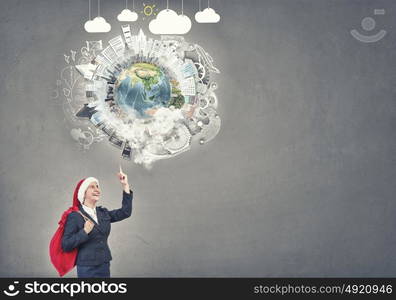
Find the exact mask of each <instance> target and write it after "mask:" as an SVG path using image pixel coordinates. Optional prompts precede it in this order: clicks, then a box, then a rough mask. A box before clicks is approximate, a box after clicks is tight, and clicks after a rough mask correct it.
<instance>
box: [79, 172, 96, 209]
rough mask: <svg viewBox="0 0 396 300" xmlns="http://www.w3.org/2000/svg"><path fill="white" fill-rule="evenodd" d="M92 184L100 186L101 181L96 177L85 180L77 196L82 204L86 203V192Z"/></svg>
mask: <svg viewBox="0 0 396 300" xmlns="http://www.w3.org/2000/svg"><path fill="white" fill-rule="evenodd" d="M92 182H97V183H98V185H99V180H97V179H96V178H95V177H87V178H85V180H84V181H83V183H81V185H80V188H79V189H78V194H77V198H78V201H80V202H81V204H83V202H84V196H85V191H86V190H87V188H88V187H89V185H90V184H91V183H92Z"/></svg>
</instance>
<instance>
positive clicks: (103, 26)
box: [84, 17, 111, 32]
mask: <svg viewBox="0 0 396 300" xmlns="http://www.w3.org/2000/svg"><path fill="white" fill-rule="evenodd" d="M84 29H85V31H86V32H109V31H110V30H111V25H110V24H109V23H107V21H106V19H105V18H102V17H96V18H95V19H93V20H88V21H87V22H85V24H84Z"/></svg>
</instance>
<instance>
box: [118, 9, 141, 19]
mask: <svg viewBox="0 0 396 300" xmlns="http://www.w3.org/2000/svg"><path fill="white" fill-rule="evenodd" d="M137 19H138V14H137V13H136V12H134V11H131V10H129V9H124V10H123V11H122V12H121V13H120V14H119V15H118V16H117V20H118V21H120V22H135V21H136V20H137Z"/></svg>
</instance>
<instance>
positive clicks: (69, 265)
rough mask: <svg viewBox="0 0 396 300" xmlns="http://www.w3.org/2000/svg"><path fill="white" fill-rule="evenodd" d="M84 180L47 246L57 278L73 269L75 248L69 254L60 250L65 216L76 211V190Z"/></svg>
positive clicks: (77, 202) (75, 254)
mask: <svg viewBox="0 0 396 300" xmlns="http://www.w3.org/2000/svg"><path fill="white" fill-rule="evenodd" d="M83 181H84V179H82V180H81V181H80V182H79V183H78V184H77V187H76V189H75V190H74V195H73V206H72V207H70V208H69V209H68V210H66V211H65V212H63V215H62V218H61V219H60V221H59V222H58V224H59V227H58V229H57V230H56V232H55V234H54V236H53V237H52V239H51V242H50V245H49V255H50V259H51V262H52V264H53V265H54V267H55V269H56V270H57V271H58V273H59V276H61V277H62V276H63V275H65V274H66V273H68V272H69V271H70V270H72V269H73V268H74V266H75V265H76V258H77V254H78V250H77V248H76V249H74V250H73V251H71V252H64V251H63V249H62V237H63V233H64V231H65V225H66V220H67V216H68V215H69V214H70V213H71V212H72V211H78V210H79V208H78V204H79V203H80V202H79V201H78V198H77V194H78V190H79V188H80V186H81V184H82V182H83Z"/></svg>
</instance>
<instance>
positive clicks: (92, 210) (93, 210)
mask: <svg viewBox="0 0 396 300" xmlns="http://www.w3.org/2000/svg"><path fill="white" fill-rule="evenodd" d="M82 207H83V209H84V210H85V211H86V212H87V213H88V215H89V216H90V217H91V218H92V219H94V220H95V222H96V223H98V224H99V222H98V217H97V216H96V208H90V207H88V206H86V205H84V204H83V205H82Z"/></svg>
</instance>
